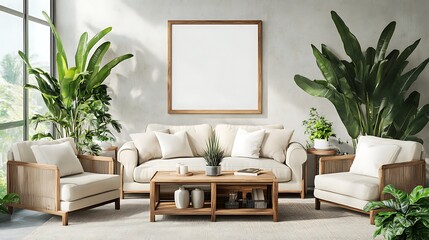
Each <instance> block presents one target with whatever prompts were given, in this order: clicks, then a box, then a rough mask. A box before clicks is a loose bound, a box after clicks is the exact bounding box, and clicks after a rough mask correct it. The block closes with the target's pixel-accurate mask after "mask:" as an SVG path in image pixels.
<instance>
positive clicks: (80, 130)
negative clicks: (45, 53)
mask: <svg viewBox="0 0 429 240" xmlns="http://www.w3.org/2000/svg"><path fill="white" fill-rule="evenodd" d="M43 15H44V17H45V19H46V21H47V22H48V23H49V25H50V27H51V30H52V32H53V34H54V37H55V43H56V48H57V54H56V65H57V72H58V77H57V78H56V77H55V76H51V75H50V74H49V73H47V72H45V71H43V70H42V69H40V68H37V67H33V66H32V65H31V64H30V62H29V60H28V57H27V56H26V55H25V54H24V53H23V52H21V51H20V52H19V55H20V56H21V58H22V59H23V60H24V62H25V63H26V65H27V71H28V74H29V75H33V76H34V77H35V79H36V81H37V85H32V84H26V86H25V87H26V88H27V89H35V90H37V91H39V92H40V93H41V95H42V98H43V101H44V102H45V105H46V107H47V109H48V112H47V113H45V114H36V115H34V116H33V117H32V118H31V120H32V122H33V123H35V127H36V128H37V126H38V124H40V123H46V122H48V123H52V124H53V126H54V128H55V132H56V136H57V137H60V138H61V137H73V138H74V139H75V142H76V144H77V147H78V150H79V152H89V153H97V152H99V151H100V150H101V149H100V146H98V145H97V144H95V143H94V140H99V141H109V140H110V141H111V140H114V135H113V133H112V132H111V130H110V129H111V128H112V129H115V130H116V131H118V132H119V131H120V129H121V125H120V124H119V122H118V121H116V120H114V119H112V116H111V115H110V114H109V106H110V100H111V98H110V96H109V94H108V89H107V85H105V84H103V82H104V80H106V78H107V77H108V76H109V75H110V72H111V70H112V69H113V68H114V67H115V66H116V65H118V64H119V63H121V62H122V61H124V60H126V59H129V58H131V57H132V56H133V55H132V54H125V55H122V56H119V57H116V58H114V59H112V60H111V61H109V62H107V63H106V64H104V65H103V64H102V62H103V59H104V56H105V54H106V52H107V51H108V49H109V47H110V42H104V43H102V44H100V45H99V46H98V47H97V48H96V49H95V50H94V51H91V50H92V49H93V48H94V47H95V45H96V44H97V43H98V42H99V41H100V40H101V39H102V38H103V37H104V36H106V35H107V34H108V33H109V32H110V31H111V30H112V28H111V27H108V28H106V29H104V30H102V31H100V32H99V33H98V34H96V35H95V36H94V37H93V38H91V39H88V33H86V32H85V33H83V34H82V35H81V37H80V40H79V44H78V47H77V50H76V54H75V66H69V62H68V60H67V56H66V53H65V50H64V48H63V44H62V41H61V38H60V36H59V34H58V32H57V30H56V28H55V26H54V25H53V24H52V21H51V20H50V18H49V17H48V15H47V14H46V13H45V12H43ZM91 53H92V54H91ZM45 137H50V138H53V136H52V134H51V133H38V134H36V135H34V136H33V137H32V139H33V140H37V139H41V138H45Z"/></svg>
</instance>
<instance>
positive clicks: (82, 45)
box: [75, 32, 88, 72]
mask: <svg viewBox="0 0 429 240" xmlns="http://www.w3.org/2000/svg"><path fill="white" fill-rule="evenodd" d="M87 42H88V33H87V32H84V33H83V34H82V35H81V36H80V39H79V44H78V46H77V50H76V54H75V64H76V69H77V71H78V72H81V71H83V70H84V69H85V66H84V64H85V61H86V59H84V58H86V56H85V53H86V49H87V48H88V43H87Z"/></svg>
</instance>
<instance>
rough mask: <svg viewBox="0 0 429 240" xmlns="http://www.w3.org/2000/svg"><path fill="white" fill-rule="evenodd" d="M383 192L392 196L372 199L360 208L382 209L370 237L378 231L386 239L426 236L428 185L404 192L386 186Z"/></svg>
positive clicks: (427, 228)
mask: <svg viewBox="0 0 429 240" xmlns="http://www.w3.org/2000/svg"><path fill="white" fill-rule="evenodd" d="M383 193H388V194H390V195H392V196H393V199H388V200H384V201H372V202H369V203H367V204H366V206H365V207H364V210H365V211H370V210H374V209H379V208H381V209H385V210H386V211H382V212H379V213H378V214H377V215H376V216H375V226H376V227H377V230H376V231H375V232H374V237H375V236H378V235H380V234H381V235H383V237H384V238H385V239H386V240H401V239H404V240H405V239H416V240H418V239H421V240H423V239H429V188H423V187H422V186H417V187H415V188H414V189H413V190H412V191H411V192H410V193H409V194H408V193H406V192H403V191H401V190H399V189H396V188H395V187H393V186H392V185H387V186H386V187H384V189H383Z"/></svg>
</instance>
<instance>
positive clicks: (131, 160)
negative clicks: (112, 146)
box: [118, 142, 139, 182]
mask: <svg viewBox="0 0 429 240" xmlns="http://www.w3.org/2000/svg"><path fill="white" fill-rule="evenodd" d="M138 160H139V159H138V153H137V149H136V147H135V146H134V143H133V142H126V143H125V144H124V145H122V147H121V148H120V149H119V151H118V161H119V162H120V163H121V174H122V180H123V181H124V182H134V177H133V174H134V168H136V167H137V165H138Z"/></svg>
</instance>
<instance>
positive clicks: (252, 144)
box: [231, 128, 265, 158]
mask: <svg viewBox="0 0 429 240" xmlns="http://www.w3.org/2000/svg"><path fill="white" fill-rule="evenodd" d="M264 135H265V130H264V129H261V130H258V131H254V132H248V131H246V130H243V129H241V128H239V129H238V131H237V135H236V136H235V140H234V146H233V147H232V151H231V156H232V157H248V158H259V152H260V151H261V144H262V140H264Z"/></svg>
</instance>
